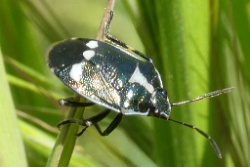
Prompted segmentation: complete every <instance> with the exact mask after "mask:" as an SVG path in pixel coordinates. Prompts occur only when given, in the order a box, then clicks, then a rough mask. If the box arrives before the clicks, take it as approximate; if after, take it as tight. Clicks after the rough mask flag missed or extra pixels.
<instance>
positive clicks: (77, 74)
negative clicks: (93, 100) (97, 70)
mask: <svg viewBox="0 0 250 167" xmlns="http://www.w3.org/2000/svg"><path fill="white" fill-rule="evenodd" d="M69 76H70V78H72V79H73V80H74V81H76V82H79V81H80V80H81V78H82V63H77V64H74V65H72V67H71V70H70V72H69Z"/></svg>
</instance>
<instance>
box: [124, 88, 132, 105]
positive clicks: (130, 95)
mask: <svg viewBox="0 0 250 167" xmlns="http://www.w3.org/2000/svg"><path fill="white" fill-rule="evenodd" d="M133 95H134V93H133V91H132V90H129V91H128V93H127V95H126V100H125V101H124V103H123V107H124V108H128V107H129V106H130V100H131V98H132V97H133Z"/></svg>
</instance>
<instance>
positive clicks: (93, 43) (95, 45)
mask: <svg viewBox="0 0 250 167" xmlns="http://www.w3.org/2000/svg"><path fill="white" fill-rule="evenodd" d="M86 46H88V47H89V48H91V49H95V48H97V47H98V42H97V41H89V42H88V43H86Z"/></svg>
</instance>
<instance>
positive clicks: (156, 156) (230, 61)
mask: <svg viewBox="0 0 250 167" xmlns="http://www.w3.org/2000/svg"><path fill="white" fill-rule="evenodd" d="M106 3H107V2H106V1H104V0H91V1H90V0H71V1H66V0H53V1H49V0H36V1H31V0H19V1H12V0H1V1H0V49H1V52H0V61H1V62H0V72H1V73H0V76H1V78H0V79H1V82H0V100H1V101H0V106H1V114H0V116H1V121H0V134H1V140H0V156H1V157H0V159H1V166H3V167H4V166H8V167H9V166H32V167H33V166H45V164H46V162H47V159H48V157H49V156H50V154H51V150H52V148H53V145H54V143H55V140H56V136H57V134H58V133H59V131H58V129H57V128H56V124H57V123H59V122H60V121H61V120H63V119H64V118H65V114H66V112H67V108H66V107H61V106H59V105H58V104H57V99H60V98H66V97H70V96H72V95H73V93H72V91H70V90H69V89H68V88H66V87H65V86H64V85H63V84H62V83H60V82H59V81H58V79H56V77H55V76H53V74H52V73H51V72H50V70H49V69H48V67H47V62H46V61H47V57H46V54H47V51H48V49H49V47H50V46H51V45H52V44H53V43H54V42H56V41H60V40H63V39H66V38H71V37H84V38H95V37H96V34H97V31H98V28H99V25H100V21H101V19H102V16H103V13H104V11H105V10H104V8H105V6H106ZM111 34H112V35H113V36H115V37H118V38H119V39H120V40H122V41H124V42H126V43H127V44H129V45H130V46H133V47H134V48H136V49H138V50H140V51H142V52H144V53H146V54H147V55H148V56H149V57H151V58H152V59H153V60H154V62H155V65H156V67H157V69H158V70H159V71H160V74H161V76H162V79H163V83H164V87H165V88H166V89H167V90H168V93H169V97H170V100H171V102H177V101H181V100H185V99H190V98H193V97H196V96H199V95H202V94H204V93H206V92H209V91H213V90H217V89H222V88H226V87H231V86H233V87H235V90H234V91H233V92H232V93H230V94H225V95H222V96H219V97H216V98H213V99H207V100H204V101H201V102H198V103H194V104H189V105H185V106H180V107H176V108H173V111H172V113H171V117H172V118H174V119H177V120H180V121H183V122H187V123H190V124H194V125H196V126H197V127H199V128H201V129H202V130H204V131H205V132H207V133H208V134H210V135H211V136H212V137H213V138H214V139H215V141H216V142H217V144H218V146H219V147H220V149H221V151H222V154H223V159H219V158H218V157H217V155H216V154H215V152H214V150H213V148H212V147H211V145H210V144H209V142H208V141H207V140H206V139H205V138H204V137H202V136H201V135H199V134H198V133H196V132H195V131H193V130H191V129H188V128H186V127H183V126H180V125H177V124H174V123H172V122H166V121H164V120H159V119H156V118H151V117H139V116H134V117H132V116H131V117H124V119H123V121H122V123H121V124H120V125H119V127H118V128H117V129H116V130H115V131H114V132H113V133H111V134H110V135H109V136H107V137H101V136H100V135H99V134H98V133H97V131H96V130H95V129H94V128H93V127H90V128H89V129H88V130H87V131H86V132H85V133H84V134H83V135H82V136H81V137H79V138H78V140H77V144H76V146H75V149H74V153H73V155H72V158H71V161H70V165H69V166H76V167H78V166H130V167H131V166H144V167H147V166H148V167H153V166H162V167H163V166H164V167H166V166H171V167H173V166H181V167H183V166H187V167H190V166H204V167H206V166H209V167H211V166H212V165H213V166H227V167H231V166H232V167H234V166H237V167H241V166H242V167H246V166H250V159H249V157H250V154H249V153H250V146H249V141H250V139H249V138H250V124H249V122H250V114H249V107H250V96H249V85H250V70H249V66H250V47H249V41H250V1H249V0H221V1H220V0H211V1H208V0H205V1H200V0H194V1H192V2H191V1H188V0H157V1H150V0H136V1H134V0H122V1H117V3H116V6H115V17H114V20H113V22H112V27H111ZM247 55H248V56H247ZM3 64H4V65H5V66H3ZM9 87H10V88H11V93H10V91H9ZM99 110H101V107H98V106H97V107H90V108H86V111H85V113H86V114H89V113H97V112H98V111H99ZM16 115H17V116H18V119H16ZM113 116H114V115H111V117H108V118H107V119H105V120H104V121H103V123H102V124H101V125H102V126H103V127H106V126H107V125H108V123H109V122H110V121H111V120H112V118H113Z"/></svg>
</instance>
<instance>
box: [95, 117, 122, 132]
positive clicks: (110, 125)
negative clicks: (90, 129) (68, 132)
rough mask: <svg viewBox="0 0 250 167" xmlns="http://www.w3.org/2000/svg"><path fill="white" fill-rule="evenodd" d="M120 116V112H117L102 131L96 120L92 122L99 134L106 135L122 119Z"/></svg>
mask: <svg viewBox="0 0 250 167" xmlns="http://www.w3.org/2000/svg"><path fill="white" fill-rule="evenodd" d="M122 116H123V115H122V113H119V114H118V115H117V116H116V117H115V118H114V120H113V121H112V122H111V123H110V124H109V126H108V127H107V128H106V129H105V130H104V131H102V130H101V128H100V126H99V125H98V122H96V123H95V122H92V123H93V125H94V126H95V128H96V129H97V131H98V132H99V133H100V135H102V136H107V135H109V134H110V133H111V132H112V131H113V130H114V129H115V128H116V127H117V126H118V125H119V123H120V122H121V120H122Z"/></svg>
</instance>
